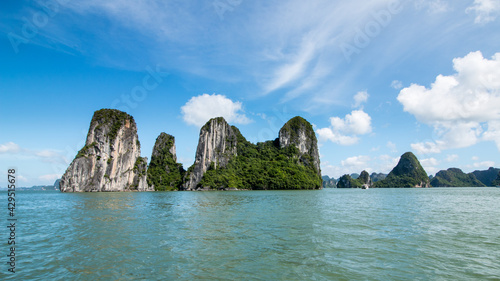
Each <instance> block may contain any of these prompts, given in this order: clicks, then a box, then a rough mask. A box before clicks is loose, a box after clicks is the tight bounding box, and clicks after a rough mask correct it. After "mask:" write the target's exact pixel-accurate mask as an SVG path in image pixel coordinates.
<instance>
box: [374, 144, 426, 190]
mask: <svg viewBox="0 0 500 281" xmlns="http://www.w3.org/2000/svg"><path fill="white" fill-rule="evenodd" d="M374 187H430V183H429V177H428V176H427V173H426V172H425V170H424V168H422V165H420V162H419V161H418V159H417V157H416V156H415V155H414V154H413V153H411V152H406V153H405V154H403V155H402V156H401V158H400V159H399V162H398V164H397V165H396V167H394V169H392V171H391V172H390V173H389V175H387V177H386V178H385V179H384V180H381V181H377V182H376V183H375V184H374Z"/></svg>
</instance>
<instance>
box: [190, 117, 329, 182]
mask: <svg viewBox="0 0 500 281" xmlns="http://www.w3.org/2000/svg"><path fill="white" fill-rule="evenodd" d="M320 188H322V179H321V171H320V163H319V153H318V147H317V140H316V135H315V133H314V130H313V129H312V126H311V124H310V123H309V122H307V121H306V120H305V119H303V118H301V117H295V118H292V119H291V120H290V121H288V122H287V123H286V124H285V125H284V126H283V128H281V130H280V134H279V137H278V138H277V139H275V140H274V141H266V142H260V143H257V144H252V143H250V142H249V141H247V140H246V139H245V137H243V135H242V134H241V133H240V131H239V130H238V128H236V127H234V126H229V125H228V124H227V123H226V121H225V120H224V119H223V118H222V117H219V118H214V119H211V120H210V121H208V122H207V123H206V124H205V126H203V127H202V128H201V130H200V138H199V142H198V148H197V150H196V156H195V163H194V164H193V165H192V166H191V167H190V168H189V169H188V170H187V172H186V176H185V183H184V189H185V190H214V189H217V190H227V189H320Z"/></svg>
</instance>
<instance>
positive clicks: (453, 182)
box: [431, 168, 485, 187]
mask: <svg viewBox="0 0 500 281" xmlns="http://www.w3.org/2000/svg"><path fill="white" fill-rule="evenodd" d="M431 186H433V187H481V186H485V185H484V184H483V183H482V182H480V181H479V180H478V179H477V178H476V176H475V175H474V174H473V173H469V174H466V173H464V172H462V170H460V169H458V168H449V169H448V170H442V171H439V172H438V173H437V174H436V176H435V177H433V178H432V180H431Z"/></svg>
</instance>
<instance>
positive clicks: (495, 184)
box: [491, 172, 500, 186]
mask: <svg viewBox="0 0 500 281" xmlns="http://www.w3.org/2000/svg"><path fill="white" fill-rule="evenodd" d="M491 184H492V185H493V186H499V185H500V172H498V175H497V178H496V179H495V180H494V181H492V182H491Z"/></svg>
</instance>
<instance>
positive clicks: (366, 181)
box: [358, 171, 373, 187]
mask: <svg viewBox="0 0 500 281" xmlns="http://www.w3.org/2000/svg"><path fill="white" fill-rule="evenodd" d="M358 180H359V181H360V182H361V184H362V185H363V186H364V187H372V186H373V182H372V179H371V178H370V174H368V172H367V171H363V172H361V174H360V175H359V178H358Z"/></svg>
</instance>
